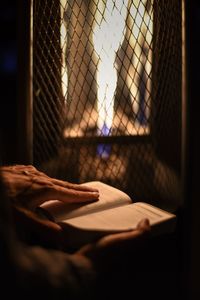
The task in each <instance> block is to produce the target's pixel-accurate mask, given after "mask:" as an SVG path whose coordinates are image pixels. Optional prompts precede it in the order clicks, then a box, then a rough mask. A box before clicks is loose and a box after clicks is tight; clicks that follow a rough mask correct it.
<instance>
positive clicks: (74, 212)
mask: <svg viewBox="0 0 200 300" xmlns="http://www.w3.org/2000/svg"><path fill="white" fill-rule="evenodd" d="M84 185H87V186H91V187H94V188H97V189H98V190H99V194H100V196H99V200H98V201H95V202H90V203H81V204H69V203H63V202H61V201H58V200H50V201H47V202H45V203H44V204H42V205H41V207H42V208H44V209H46V210H48V212H49V213H50V214H51V215H52V216H53V217H54V218H55V220H56V221H62V220H63V219H65V220H66V219H68V218H74V217H78V216H81V215H85V214H91V213H94V212H97V211H102V210H104V209H106V210H107V209H109V208H112V207H117V206H122V205H125V204H129V203H132V201H131V198H130V197H129V196H128V195H127V194H126V193H124V192H123V191H121V190H119V189H116V188H114V187H112V186H110V185H107V184H105V183H103V182H100V181H91V182H86V183H84Z"/></svg>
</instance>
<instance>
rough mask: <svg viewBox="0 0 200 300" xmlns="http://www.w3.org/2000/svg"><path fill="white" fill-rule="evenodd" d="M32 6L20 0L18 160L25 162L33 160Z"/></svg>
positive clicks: (31, 3) (31, 1) (28, 2)
mask: <svg viewBox="0 0 200 300" xmlns="http://www.w3.org/2000/svg"><path fill="white" fill-rule="evenodd" d="M32 6H33V0H20V1H19V5H18V42H19V44H18V80H17V81H18V82H17V87H18V107H17V115H18V121H17V136H18V141H17V152H18V153H17V158H18V159H17V161H18V163H23V164H29V163H32V161H33V155H32V148H33V126H32V48H31V40H32Z"/></svg>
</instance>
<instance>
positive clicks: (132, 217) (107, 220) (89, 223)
mask: <svg viewBox="0 0 200 300" xmlns="http://www.w3.org/2000/svg"><path fill="white" fill-rule="evenodd" d="M143 218H148V219H149V221H150V225H155V224H159V223H162V222H163V221H166V220H169V219H173V218H175V215H173V214H171V213H168V212H165V211H162V210H160V209H158V208H156V207H153V206H151V205H149V204H146V203H140V202H139V203H133V204H129V205H126V206H123V207H117V208H112V209H109V210H106V211H103V212H97V213H93V214H90V215H88V216H81V217H77V218H73V219H70V220H64V222H65V223H67V224H70V225H72V226H75V227H78V228H82V229H86V230H106V231H124V230H131V229H135V228H136V226H137V224H138V222H139V221H140V220H141V219H143Z"/></svg>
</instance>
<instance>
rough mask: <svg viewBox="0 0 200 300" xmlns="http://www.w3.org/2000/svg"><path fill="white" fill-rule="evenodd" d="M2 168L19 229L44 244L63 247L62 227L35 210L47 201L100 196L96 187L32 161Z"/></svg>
mask: <svg viewBox="0 0 200 300" xmlns="http://www.w3.org/2000/svg"><path fill="white" fill-rule="evenodd" d="M0 171H1V175H2V178H3V182H4V185H5V192H6V194H7V196H8V197H9V198H10V200H11V204H12V208H13V213H14V223H15V226H16V229H17V232H18V233H19V235H20V236H21V237H22V239H24V240H25V241H26V240H27V239H30V240H31V238H32V237H34V238H36V239H37V240H38V239H39V241H40V242H41V243H43V244H48V245H49V244H51V245H53V246H56V247H59V248H60V247H62V245H61V244H62V228H61V227H60V226H59V225H58V224H56V223H55V222H51V221H49V220H47V219H43V218H42V217H41V215H38V214H37V213H36V208H37V207H38V206H39V205H40V204H42V203H44V202H45V201H48V200H52V199H57V200H60V201H63V202H66V203H72V202H76V203H81V202H88V201H95V200H98V198H99V192H98V190H96V189H94V188H91V187H86V186H82V185H78V184H72V183H69V182H66V181H62V180H58V179H55V178H51V177H49V176H47V175H46V174H45V173H43V172H40V171H38V170H37V169H36V168H35V167H33V166H31V165H29V166H24V165H16V166H4V167H1V168H0ZM54 244H56V245H54ZM59 244H60V245H59Z"/></svg>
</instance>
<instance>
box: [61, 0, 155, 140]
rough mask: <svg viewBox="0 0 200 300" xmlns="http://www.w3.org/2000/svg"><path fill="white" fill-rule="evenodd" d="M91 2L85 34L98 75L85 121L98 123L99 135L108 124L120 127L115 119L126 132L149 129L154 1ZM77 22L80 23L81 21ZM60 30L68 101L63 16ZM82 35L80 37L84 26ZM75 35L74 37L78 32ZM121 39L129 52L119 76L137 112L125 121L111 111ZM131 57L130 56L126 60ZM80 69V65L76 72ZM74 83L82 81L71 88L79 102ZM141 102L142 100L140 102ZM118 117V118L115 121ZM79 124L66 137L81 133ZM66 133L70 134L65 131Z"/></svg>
mask: <svg viewBox="0 0 200 300" xmlns="http://www.w3.org/2000/svg"><path fill="white" fill-rule="evenodd" d="M93 1H94V2H93V4H90V5H92V7H93V8H92V9H93V12H94V13H92V17H93V20H92V21H91V26H92V28H91V35H90V36H87V38H88V39H89V41H90V43H91V44H92V45H93V46H94V50H95V54H96V59H97V64H96V74H93V75H94V77H95V78H96V88H97V99H96V101H97V102H96V104H97V105H96V107H97V111H95V109H93V111H92V114H91V115H92V120H90V119H89V118H88V117H87V122H88V124H90V122H91V123H92V122H93V123H94V122H96V123H97V128H98V134H100V135H109V134H111V129H112V128H115V127H116V126H118V125H119V122H120V123H121V124H122V123H123V128H124V129H123V131H124V134H145V133H148V132H149V124H148V119H149V115H150V108H151V84H152V82H151V81H152V77H151V73H152V36H153V0H115V1H114V0H93ZM60 4H61V20H63V19H64V18H63V16H64V13H65V11H66V9H67V0H60ZM80 12H81V7H80ZM80 15H81V13H80ZM75 16H76V17H77V18H78V16H79V14H78V13H77V12H76V14H75ZM74 18H75V17H74ZM82 18H83V16H82ZM81 22H82V23H84V22H83V20H82V21H81ZM82 23H81V24H82ZM75 24H79V22H78V21H76V22H75ZM60 32H61V38H60V39H61V48H62V70H61V72H62V92H63V95H64V97H65V99H66V101H67V93H68V70H67V65H66V49H67V32H68V30H67V24H65V22H64V21H62V23H61V28H60ZM77 32H78V31H77ZM71 35H72V34H71ZM72 36H73V35H72ZM78 36H79V35H78ZM80 36H81V34H80ZM82 36H84V29H83V32H82ZM74 37H76V34H75V35H74ZM125 39H126V42H127V43H128V47H129V49H130V50H129V51H130V53H129V55H128V54H127V53H126V55H125V58H124V61H122V63H123V66H124V69H125V70H126V71H125V73H124V74H123V76H124V77H123V79H122V80H124V84H125V85H126V86H127V87H128V90H129V96H130V100H131V104H132V110H133V113H134V116H137V117H136V119H134V120H133V119H132V120H128V117H127V116H126V115H125V114H124V115H123V113H122V112H120V111H119V112H118V113H117V116H116V114H114V102H115V94H116V87H117V80H118V76H121V74H120V73H119V72H120V71H119V70H118V69H117V67H118V66H117V65H116V57H117V53H118V51H119V50H120V49H121V47H122V44H123V42H124V41H125ZM77 43H78V42H77ZM76 55H77V57H76ZM131 56H132V58H131V59H130V57H131ZM74 57H75V59H74V61H75V62H76V66H74V67H75V68H77V66H81V62H80V61H79V60H80V59H81V57H80V55H79V53H78V52H77V54H76V53H75V54H74ZM83 66H84V62H83ZM72 69H73V65H72ZM81 70H82V69H81V67H80V72H79V74H80V73H81ZM70 71H71V70H70ZM72 72H73V71H72ZM76 74H78V73H76ZM71 84H72V83H71ZM77 86H78V88H79V89H82V90H84V80H83V83H82V82H80V84H79V85H76V82H74V87H72V88H74V89H75V88H76V91H75V94H76V95H78V96H77V97H78V101H79V99H80V102H81V101H82V94H81V91H79V90H77ZM71 100H72V101H71V102H70V105H74V109H75V107H76V105H77V104H73V99H71ZM141 102H143V103H142V104H141ZM76 103H78V102H76ZM142 105H143V107H142V109H141V106H142ZM80 107H81V106H80ZM140 110H141V111H142V114H143V115H144V119H145V120H146V121H144V123H143V121H141V119H140V116H139V114H140ZM82 114H83V115H84V116H85V114H87V111H83V112H82ZM119 116H120V120H118V119H119ZM83 121H84V120H83ZM81 122H82V120H81V121H80V123H81ZM145 122H146V123H145ZM83 123H84V122H83ZM84 124H85V123H84ZM84 126H85V125H83V127H84ZM77 128H79V129H76V128H71V129H70V136H71V135H74V136H80V135H82V133H81V132H79V131H80V129H81V128H82V127H81V126H79V125H77ZM82 130H84V129H82ZM73 132H74V133H73ZM66 135H68V134H67V133H66Z"/></svg>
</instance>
